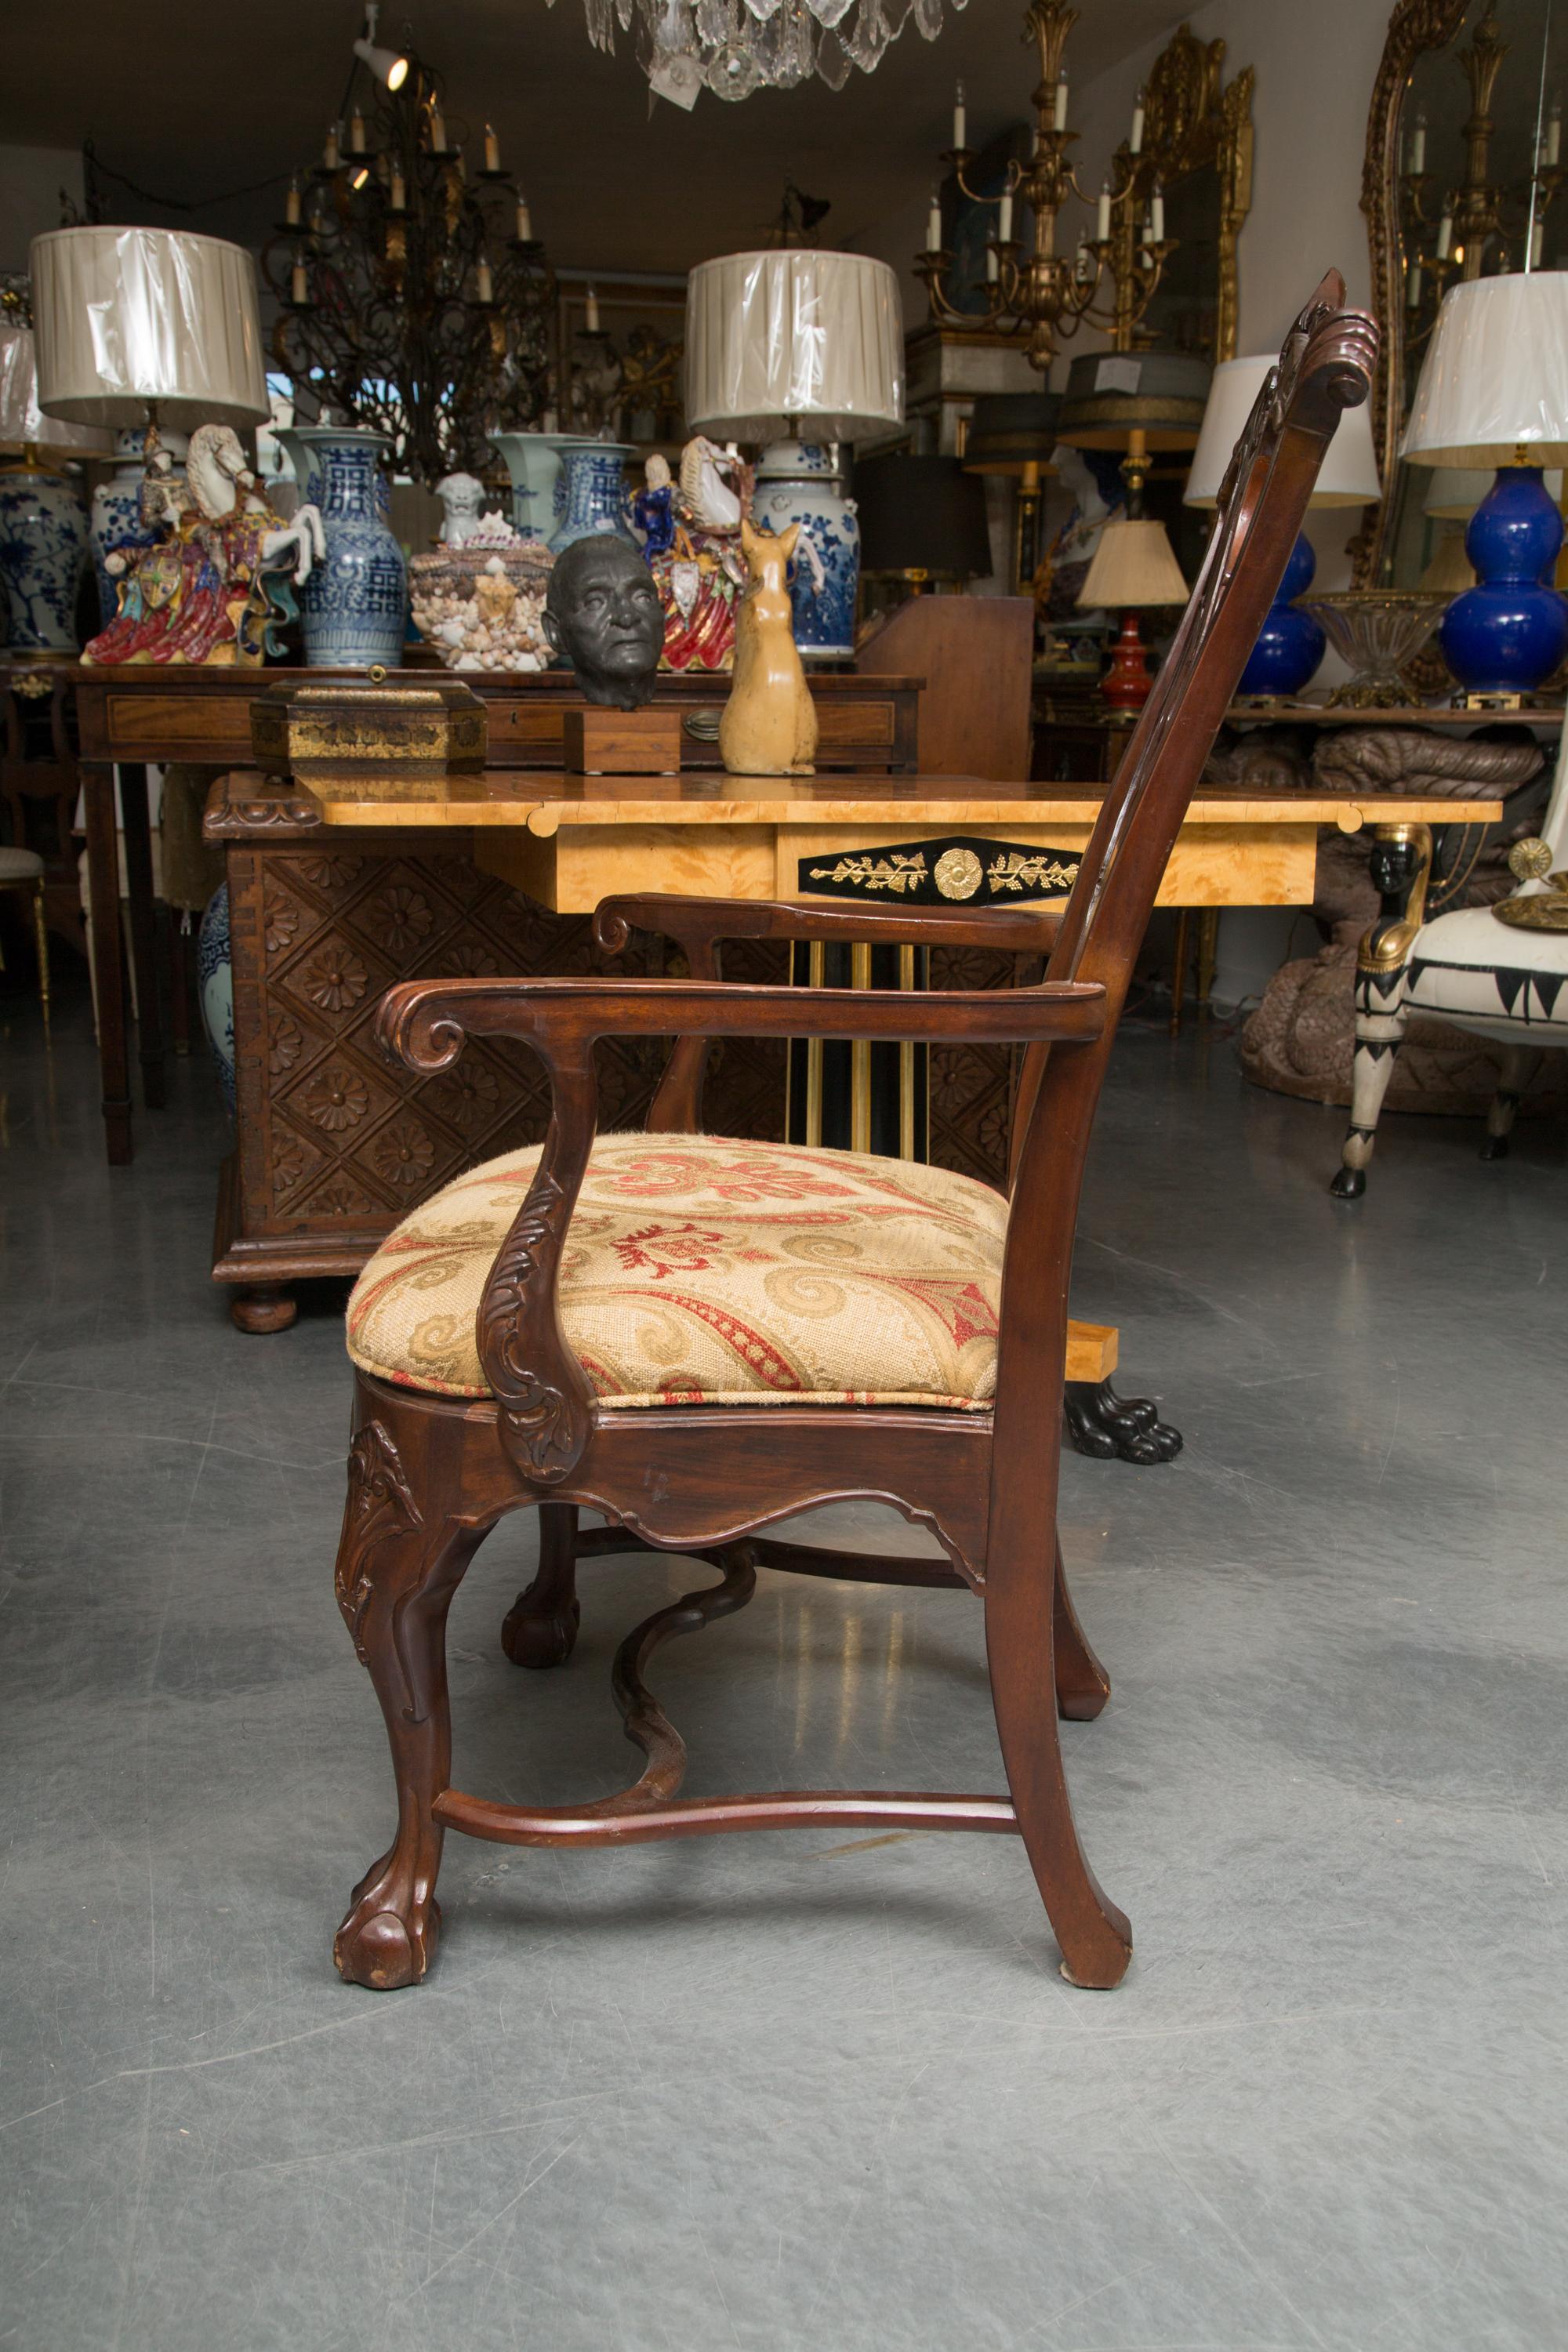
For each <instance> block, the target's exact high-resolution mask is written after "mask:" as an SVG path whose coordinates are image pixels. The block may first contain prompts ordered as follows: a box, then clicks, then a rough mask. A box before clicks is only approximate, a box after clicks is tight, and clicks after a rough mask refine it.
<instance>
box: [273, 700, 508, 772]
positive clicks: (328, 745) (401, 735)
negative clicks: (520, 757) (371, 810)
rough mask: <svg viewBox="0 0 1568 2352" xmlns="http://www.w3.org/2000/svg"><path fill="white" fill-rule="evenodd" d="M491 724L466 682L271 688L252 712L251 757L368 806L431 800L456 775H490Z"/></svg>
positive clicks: (482, 705) (275, 770) (276, 770)
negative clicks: (436, 789) (487, 769)
mask: <svg viewBox="0 0 1568 2352" xmlns="http://www.w3.org/2000/svg"><path fill="white" fill-rule="evenodd" d="M250 746H251V755H252V757H253V758H254V760H255V761H256V763H257V765H258V767H259V768H261V769H263V770H264V771H266V772H268V773H270V774H275V775H280V776H285V777H289V778H291V779H292V780H293V781H294V782H297V783H300V784H303V785H304V786H305V788H306V790H307V791H315V792H326V793H336V794H338V795H339V796H340V797H350V796H352V797H353V798H354V799H356V800H366V801H395V800H418V799H422V798H423V799H428V798H429V796H430V788H431V786H432V785H433V784H437V783H440V782H443V781H444V780H445V779H446V778H447V777H448V776H478V775H482V774H483V772H484V767H485V760H486V756H487V751H488V748H489V719H488V716H487V713H486V710H485V706H484V704H483V703H482V702H481V701H480V700H479V697H478V695H477V694H475V693H474V692H473V690H472V688H469V687H467V686H465V685H464V684H463V683H462V682H461V680H460V679H458V678H443V679H441V680H439V681H437V680H434V679H432V680H430V681H428V682H427V683H425V684H422V685H419V686H413V685H407V684H402V683H399V684H397V685H391V684H373V683H371V682H370V681H369V680H368V679H367V680H366V681H365V683H364V684H363V685H361V684H358V683H357V682H356V683H355V684H353V685H352V686H350V685H342V684H336V683H334V684H331V685H329V684H326V683H322V684H321V685H315V684H309V683H291V684H289V685H287V686H275V687H270V688H268V689H267V691H266V692H265V693H262V694H259V695H258V697H257V698H256V699H255V701H254V702H252V704H251V706H250Z"/></svg>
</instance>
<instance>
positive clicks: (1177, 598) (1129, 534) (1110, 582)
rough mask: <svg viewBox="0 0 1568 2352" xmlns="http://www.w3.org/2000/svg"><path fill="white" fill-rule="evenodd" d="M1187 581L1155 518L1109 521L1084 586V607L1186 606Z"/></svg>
mask: <svg viewBox="0 0 1568 2352" xmlns="http://www.w3.org/2000/svg"><path fill="white" fill-rule="evenodd" d="M1187 594H1188V590H1187V583H1186V582H1185V581H1184V579H1183V577H1182V567H1181V565H1180V564H1179V563H1178V562H1176V559H1175V557H1174V555H1173V553H1172V552H1171V542H1170V541H1169V540H1168V539H1167V538H1166V536H1165V526H1164V524H1163V522H1156V521H1155V520H1153V519H1152V516H1143V517H1142V518H1133V519H1131V520H1125V521H1118V522H1108V523H1107V524H1106V526H1105V529H1104V530H1102V531H1101V532H1100V544H1099V546H1098V547H1097V548H1096V549H1095V551H1094V555H1093V558H1092V560H1091V562H1090V563H1089V570H1088V572H1086V573H1085V575H1084V583H1083V586H1082V587H1081V588H1080V589H1079V594H1078V601H1079V604H1093V605H1100V604H1106V605H1116V606H1117V607H1119V608H1121V607H1125V606H1128V605H1134V606H1138V607H1142V606H1145V605H1149V604H1185V603H1186V601H1187Z"/></svg>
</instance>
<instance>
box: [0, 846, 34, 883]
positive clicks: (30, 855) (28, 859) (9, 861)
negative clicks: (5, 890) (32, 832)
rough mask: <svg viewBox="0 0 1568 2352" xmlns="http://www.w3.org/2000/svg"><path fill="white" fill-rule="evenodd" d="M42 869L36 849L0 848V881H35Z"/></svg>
mask: <svg viewBox="0 0 1568 2352" xmlns="http://www.w3.org/2000/svg"><path fill="white" fill-rule="evenodd" d="M43 870H44V861H43V859H42V858H41V857H40V856H38V853H37V850H36V849H0V882H36V881H37V878H38V877H39V875H40V874H41V873H42V872H43Z"/></svg>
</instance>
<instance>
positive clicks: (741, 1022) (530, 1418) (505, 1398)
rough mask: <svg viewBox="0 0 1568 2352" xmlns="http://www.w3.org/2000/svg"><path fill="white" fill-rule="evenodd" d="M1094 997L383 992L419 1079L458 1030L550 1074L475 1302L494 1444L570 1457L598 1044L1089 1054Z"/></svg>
mask: <svg viewBox="0 0 1568 2352" xmlns="http://www.w3.org/2000/svg"><path fill="white" fill-rule="evenodd" d="M1104 1023H1105V991H1104V990H1103V989H1102V988H1100V986H1098V985H1097V984H1095V983H1093V982H1050V983H1047V984H1045V985H1042V986H1040V987H1037V988H1025V989H1015V990H1010V991H1006V992H994V991H972V992H963V993H960V992H953V993H952V994H942V995H935V996H932V995H921V996H915V995H910V994H905V993H901V992H897V991H894V990H890V989H884V990H875V989H814V990H812V991H810V992H809V993H807V992H804V991H801V990H799V989H793V988H752V987H746V986H742V985H739V984H736V985H731V986H728V987H726V986H725V985H724V984H723V983H722V982H717V983H715V982H705V981H688V980H664V981H640V982H620V981H613V980H412V981H405V982H403V983H402V984H401V985H400V986H399V987H396V988H392V989H389V990H388V991H387V992H386V994H385V995H384V997H383V998H382V1000H381V1004H380V1006H379V1008H378V1010H377V1013H376V1023H375V1026H376V1036H377V1040H378V1042H379V1044H380V1045H381V1048H382V1050H383V1052H384V1053H385V1054H386V1055H387V1056H388V1058H389V1059H392V1060H401V1061H403V1062H404V1063H405V1064H406V1065H407V1066H408V1067H409V1068H410V1069H411V1070H416V1071H418V1072H419V1073H420V1074H421V1075H422V1076H433V1075H434V1074H435V1073H436V1072H437V1071H438V1070H444V1069H447V1068H449V1067H450V1066H451V1064H452V1063H453V1062H455V1061H456V1060H457V1058H458V1055H459V1054H460V1053H461V1052H462V1050H463V1045H464V1042H465V1040H466V1039H467V1038H468V1037H469V1036H486V1037H511V1038H515V1039H517V1040H519V1041H520V1042H521V1043H522V1044H524V1045H531V1047H532V1048H533V1050H534V1052H535V1053H536V1054H538V1055H539V1057H540V1059H541V1060H542V1062H543V1064H544V1066H545V1070H546V1072H547V1073H548V1076H549V1079H550V1128H549V1132H548V1133H547V1135H546V1136H545V1139H544V1150H543V1152H542V1155H541V1158H540V1162H539V1169H538V1172H537V1174H536V1175H535V1177H534V1180H533V1182H532V1184H531V1186H530V1188H529V1192H528V1196H527V1198H526V1199H525V1200H524V1202H523V1204H522V1206H521V1209H520V1210H519V1211H518V1213H517V1215H516V1217H515V1218H514V1219H513V1220H512V1223H511V1227H510V1231H509V1233H508V1234H507V1236H506V1239H505V1241H504V1242H503V1243H502V1244H501V1246H500V1251H499V1253H498V1254H497V1256H496V1261H495V1264H494V1265H493V1266H492V1267H491V1268H490V1273H489V1280H488V1281H487V1282H486V1284H485V1288H484V1295H483V1297H481V1299H480V1301H479V1317H478V1333H477V1336H478V1339H479V1361H480V1363H481V1364H482V1365H483V1367H484V1372H485V1378H486V1380H487V1381H488V1382H489V1386H490V1389H491V1390H492V1391H493V1392H494V1395H495V1397H496V1400H497V1403H498V1405H499V1407H500V1433H501V1442H502V1444H504V1445H505V1446H506V1448H507V1450H508V1452H509V1453H510V1454H511V1456H512V1458H513V1460H514V1461H515V1462H516V1463H517V1465H518V1466H519V1468H520V1469H521V1471H522V1472H523V1474H524V1475H525V1476H527V1477H529V1478H530V1479H531V1480H533V1481H534V1482H535V1483H536V1484H539V1485H542V1486H552V1485H553V1484H555V1483H556V1482H557V1481H559V1480H560V1479H562V1478H564V1477H565V1476H566V1475H568V1473H569V1472H570V1471H571V1470H572V1468H573V1466H574V1464H575V1463H576V1462H577V1461H578V1459H579V1458H580V1456H581V1454H582V1452H583V1449H584V1446H585V1445H586V1444H587V1442H588V1436H589V1433H590V1431H591V1429H592V1426H593V1391H592V1390H591V1389H590V1387H589V1384H588V1380H587V1376H586V1375H585V1373H584V1370H583V1368H582V1366H581V1364H580V1363H579V1362H578V1361H577V1359H576V1357H575V1356H574V1354H573V1352H572V1349H571V1348H570V1346H569V1345H568V1343H567V1339H566V1336H565V1333H564V1332H563V1329H562V1328H561V1312H560V1301H559V1278H560V1267H561V1257H562V1253H563V1250H564V1248H565V1244H566V1234H567V1228H568V1226H569V1225H570V1223H571V1220H572V1211H573V1208H574V1205H575V1202H576V1199H577V1193H578V1191H579V1189H580V1187H581V1185H582V1181H583V1177H584V1172H585V1171H586V1169H587V1165H588V1155H589V1153H590V1152H591V1151H592V1150H593V1146H594V1134H595V1126H596V1123H597V1097H596V1092H595V1076H594V1046H595V1041H596V1040H597V1039H598V1038H600V1037H612V1036H620V1037H626V1036H645V1037H649V1036H651V1037H668V1036H670V1035H671V1034H674V1035H675V1036H678V1037H689V1036H700V1037H774V1036H801V1035H805V1036H817V1037H871V1038H879V1039H893V1040H895V1041H897V1040H902V1039H905V1038H915V1039H925V1040H928V1041H930V1042H932V1043H936V1044H944V1045H953V1044H963V1043H973V1044H976V1045H981V1044H984V1045H998V1044H1011V1043H1015V1042H1020V1041H1022V1042H1025V1043H1030V1044H1042V1045H1043V1044H1047V1043H1049V1044H1056V1045H1088V1044H1090V1043H1092V1042H1093V1041H1094V1040H1095V1039H1096V1038H1097V1037H1098V1036H1099V1035H1100V1032H1101V1030H1102V1029H1103V1027H1104Z"/></svg>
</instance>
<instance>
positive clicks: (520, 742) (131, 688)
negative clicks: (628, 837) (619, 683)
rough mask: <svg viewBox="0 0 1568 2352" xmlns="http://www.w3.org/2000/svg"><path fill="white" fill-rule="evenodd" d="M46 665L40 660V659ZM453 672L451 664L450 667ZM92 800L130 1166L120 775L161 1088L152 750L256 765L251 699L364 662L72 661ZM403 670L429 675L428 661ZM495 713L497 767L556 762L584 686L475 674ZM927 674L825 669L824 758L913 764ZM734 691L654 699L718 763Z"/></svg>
mask: <svg viewBox="0 0 1568 2352" xmlns="http://www.w3.org/2000/svg"><path fill="white" fill-rule="evenodd" d="M33 667H37V665H36V664H35V665H33ZM442 674H443V675H444V673H442ZM68 675H69V677H70V680H71V684H72V686H73V688H74V690H75V696H76V706H77V723H78V729H79V739H80V756H81V780H82V785H83V791H84V797H85V802H86V809H87V850H88V871H89V892H90V899H91V907H92V926H93V940H94V949H95V956H96V962H97V970H98V1018H99V1059H100V1068H101V1072H102V1080H103V1116H104V1121H105V1128H106V1142H107V1148H108V1155H109V1159H110V1162H111V1163H113V1164H116V1165H122V1164H124V1163H125V1162H127V1161H128V1160H130V1158H131V1156H132V1131H131V1109H132V1106H131V1084H130V1069H129V1044H128V1037H129V1031H128V1021H127V1006H126V997H125V985H124V975H123V971H122V968H121V966H122V946H121V928H120V894H119V888H118V882H117V876H118V858H117V856H116V849H115V839H114V835H115V821H114V792H113V776H114V766H115V764H116V763H119V764H120V767H121V814H122V817H123V823H124V833H125V864H126V873H127V880H128V883H129V887H130V914H131V945H132V957H133V959H134V962H135V970H136V996H137V1003H138V1007H139V1010H140V1023H139V1035H138V1050H139V1056H140V1060H141V1064H142V1094H143V1097H144V1099H145V1101H146V1103H147V1105H148V1107H149V1108H157V1107H158V1106H159V1105H161V1104H162V1102H163V1036H162V1027H161V1022H160V1017H159V989H158V970H157V960H156V957H155V955H154V952H153V857H152V847H151V837H150V833H149V827H148V821H147V786H146V763H147V762H148V761H171V760H183V761H191V762H193V763H194V764H195V765H197V766H203V767H213V768H237V767H244V766H246V765H247V764H248V762H249V760H250V756H251V752H250V705H251V702H252V699H253V698H254V697H255V696H256V695H257V694H258V692H259V691H260V689H261V688H262V687H263V686H274V685H278V684H279V683H287V682H288V681H289V679H291V678H303V677H309V678H311V679H313V680H314V681H316V682H317V683H321V681H323V680H325V679H328V678H331V677H355V678H358V679H360V680H361V682H362V683H363V671H349V670H340V671H333V670H308V671H306V670H291V669H282V668H279V669H266V670H237V669H227V668H211V669H154V668H119V669H84V668H82V667H80V666H79V665H72V666H71V667H70V668H69V671H68ZM394 675H395V679H396V678H397V677H408V676H412V677H419V676H420V675H428V673H421V672H418V671H414V672H406V673H395V674H394ZM465 682H466V683H467V684H468V685H470V686H471V687H472V688H474V691H475V692H476V693H477V694H478V695H479V697H480V698H482V700H483V701H484V703H485V704H486V706H487V709H488V712H489V738H490V762H491V765H492V767H493V768H495V769H499V770H503V771H506V770H519V769H530V768H535V769H544V770H554V769H555V768H557V767H558V766H559V764H560V760H561V751H562V723H563V718H564V715H565V713H566V711H567V709H569V708H573V707H580V702H581V698H580V696H579V695H578V693H577V691H576V688H574V685H573V684H572V682H571V677H570V674H569V673H568V672H566V671H549V670H544V671H538V672H522V671H514V672H498V673H495V674H493V675H489V674H483V673H475V674H471V675H470V674H468V673H465ZM921 684H922V681H921V679H920V678H918V677H902V676H899V677H870V676H865V677H862V676H860V675H858V673H854V672H846V673H843V674H837V675H833V676H828V677H814V678H813V679H812V681H811V690H812V696H813V699H814V700H815V701H816V708H817V728H818V734H819V739H820V740H819V748H818V752H817V759H818V763H819V765H820V766H821V767H823V768H824V769H834V768H843V769H847V770H850V771H853V772H856V773H858V774H866V773H869V772H876V773H879V774H889V773H893V774H912V773H913V772H914V768H915V763H916V744H917V739H918V731H919V730H918V721H919V708H920V693H921ZM728 693H729V681H728V679H727V678H723V677H661V678H660V679H659V680H658V685H657V687H656V688H655V693H654V700H655V701H656V702H657V703H659V704H661V705H673V706H674V707H676V708H677V709H679V710H680V712H681V715H682V725H681V734H682V758H683V760H684V761H685V762H686V764H687V766H688V767H689V770H691V771H692V772H694V773H696V774H700V773H701V772H704V771H715V772H719V771H721V761H720V757H719V717H720V713H721V710H722V709H723V707H724V703H725V700H726V698H727V696H728Z"/></svg>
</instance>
